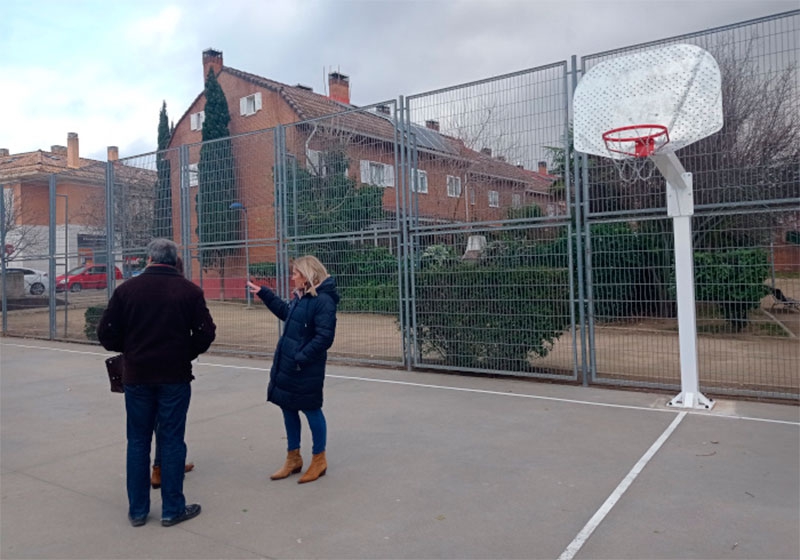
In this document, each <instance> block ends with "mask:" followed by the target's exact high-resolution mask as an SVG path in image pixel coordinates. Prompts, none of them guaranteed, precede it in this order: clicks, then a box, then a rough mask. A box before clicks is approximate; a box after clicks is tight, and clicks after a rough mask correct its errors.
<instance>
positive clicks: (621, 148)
mask: <svg viewBox="0 0 800 560" xmlns="http://www.w3.org/2000/svg"><path fill="white" fill-rule="evenodd" d="M603 142H604V143H605V145H606V150H608V155H609V157H611V161H612V162H613V163H614V167H616V168H617V172H618V173H619V177H620V179H621V180H622V181H623V182H624V183H626V184H632V183H634V182H636V181H649V180H650V179H652V178H653V175H654V174H655V165H653V164H652V162H651V161H650V159H649V157H650V156H651V155H652V154H653V153H655V152H656V151H657V150H659V149H661V148H662V147H663V146H665V145H666V144H667V143H669V133H668V132H667V127H666V126H663V125H660V124H636V125H632V126H621V127H619V128H612V129H611V130H609V131H607V132H604V133H603ZM612 154H621V156H625V157H620V156H616V157H613V156H612Z"/></svg>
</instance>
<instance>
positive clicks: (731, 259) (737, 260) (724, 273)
mask: <svg viewBox="0 0 800 560" xmlns="http://www.w3.org/2000/svg"><path fill="white" fill-rule="evenodd" d="M694 265H695V266H694V268H695V273H694V276H695V298H696V299H697V300H698V301H707V302H712V303H715V304H717V306H718V307H719V308H720V310H721V311H722V315H723V316H724V317H725V320H726V321H728V322H729V323H730V325H731V328H732V329H733V330H734V331H735V332H738V331H741V330H742V329H743V328H744V327H745V326H746V325H747V315H748V313H749V311H750V310H752V309H756V308H758V306H759V304H760V302H761V298H763V297H764V296H765V295H767V294H768V293H769V288H768V287H767V286H766V285H765V284H764V281H765V280H766V279H767V278H768V277H769V270H770V269H769V255H768V254H767V252H766V251H764V250H763V249H728V250H725V249H712V250H708V251H696V252H695V253H694Z"/></svg>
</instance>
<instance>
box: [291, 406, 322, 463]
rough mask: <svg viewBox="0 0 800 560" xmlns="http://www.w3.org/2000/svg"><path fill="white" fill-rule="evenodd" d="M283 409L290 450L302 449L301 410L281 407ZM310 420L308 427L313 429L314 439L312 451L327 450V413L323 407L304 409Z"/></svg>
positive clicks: (316, 452)
mask: <svg viewBox="0 0 800 560" xmlns="http://www.w3.org/2000/svg"><path fill="white" fill-rule="evenodd" d="M281 410H282V411H283V424H284V425H285V426H286V439H287V440H288V446H287V447H288V450H289V451H293V450H295V449H300V412H298V411H297V410H289V409H287V408H281ZM303 414H305V415H306V419H307V420H308V427H309V428H310V429H311V440H312V441H313V444H312V448H311V452H312V453H313V454H314V455H317V454H318V453H322V452H323V451H325V444H326V443H327V440H328V425H327V424H326V423H325V415H324V414H322V409H321V408H318V409H316V410H304V411H303Z"/></svg>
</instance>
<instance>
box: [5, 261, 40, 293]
mask: <svg viewBox="0 0 800 560" xmlns="http://www.w3.org/2000/svg"><path fill="white" fill-rule="evenodd" d="M6 270H7V271H8V272H22V274H23V275H24V277H25V292H27V293H29V294H31V295H34V296H40V295H42V294H43V293H44V291H45V290H46V289H47V273H46V272H45V271H43V270H36V269H35V268H22V267H15V266H8V267H6Z"/></svg>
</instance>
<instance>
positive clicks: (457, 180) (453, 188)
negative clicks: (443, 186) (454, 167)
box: [447, 175, 461, 198]
mask: <svg viewBox="0 0 800 560" xmlns="http://www.w3.org/2000/svg"><path fill="white" fill-rule="evenodd" d="M447 196H449V197H450V198H461V177H458V176H456V175H448V176H447Z"/></svg>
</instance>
